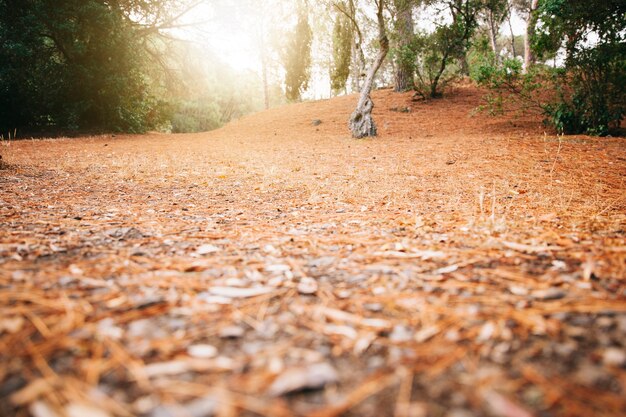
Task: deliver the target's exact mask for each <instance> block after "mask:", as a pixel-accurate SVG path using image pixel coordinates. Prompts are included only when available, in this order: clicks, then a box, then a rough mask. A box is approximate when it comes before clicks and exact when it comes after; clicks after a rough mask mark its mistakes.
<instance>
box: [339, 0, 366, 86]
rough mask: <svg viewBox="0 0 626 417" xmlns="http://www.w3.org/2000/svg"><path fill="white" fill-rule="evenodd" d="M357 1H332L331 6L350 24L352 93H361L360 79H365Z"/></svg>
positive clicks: (362, 39)
mask: <svg viewBox="0 0 626 417" xmlns="http://www.w3.org/2000/svg"><path fill="white" fill-rule="evenodd" d="M357 2H358V0H345V1H339V2H337V1H334V2H333V6H334V7H335V9H337V10H338V11H339V12H341V13H342V14H343V15H344V16H346V17H347V18H348V19H349V20H350V22H351V23H352V46H351V55H352V58H351V60H352V62H351V64H350V67H351V68H352V76H351V78H352V89H353V91H361V79H362V78H363V77H365V67H366V61H365V53H364V52H363V43H364V41H365V39H364V37H363V32H362V31H361V25H360V24H359V20H358V18H357V11H358V10H357V4H358V3H357Z"/></svg>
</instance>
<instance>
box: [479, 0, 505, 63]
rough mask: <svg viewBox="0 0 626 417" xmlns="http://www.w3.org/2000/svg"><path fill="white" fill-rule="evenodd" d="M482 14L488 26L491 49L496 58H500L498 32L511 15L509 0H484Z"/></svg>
mask: <svg viewBox="0 0 626 417" xmlns="http://www.w3.org/2000/svg"><path fill="white" fill-rule="evenodd" d="M481 15H482V17H483V20H484V21H485V24H486V26H487V33H488V34H489V44H490V46H491V50H492V51H493V53H494V55H495V57H496V59H499V58H498V57H499V56H500V51H499V49H498V32H499V31H500V27H501V26H502V24H503V23H504V21H505V20H506V19H507V18H508V17H509V2H508V0H484V3H483V6H482V8H481Z"/></svg>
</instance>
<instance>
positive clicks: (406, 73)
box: [393, 0, 415, 92]
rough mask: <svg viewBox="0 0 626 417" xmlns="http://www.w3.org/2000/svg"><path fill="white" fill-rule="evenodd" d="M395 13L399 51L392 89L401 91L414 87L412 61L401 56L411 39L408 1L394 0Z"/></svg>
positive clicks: (411, 15) (411, 28)
mask: <svg viewBox="0 0 626 417" xmlns="http://www.w3.org/2000/svg"><path fill="white" fill-rule="evenodd" d="M395 3H396V8H397V15H396V35H397V38H398V45H397V49H398V50H399V51H400V52H399V54H398V58H397V60H396V69H395V72H394V86H393V91H396V92H403V91H407V90H411V89H413V87H414V84H413V74H414V71H415V67H414V65H413V63H412V62H410V61H408V60H407V59H406V57H405V56H403V53H404V50H405V49H406V48H408V47H409V46H410V43H411V40H412V39H413V36H414V32H413V10H412V8H411V5H410V3H409V2H407V1H405V0H395Z"/></svg>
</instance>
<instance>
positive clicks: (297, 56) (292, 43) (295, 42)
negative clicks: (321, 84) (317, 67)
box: [283, 3, 313, 101]
mask: <svg viewBox="0 0 626 417" xmlns="http://www.w3.org/2000/svg"><path fill="white" fill-rule="evenodd" d="M312 39H313V32H312V31H311V26H310V25H309V16H308V14H307V10H306V6H305V5H304V4H302V3H301V4H300V5H299V7H298V22H297V24H296V27H295V28H294V30H293V32H292V33H291V34H290V38H289V40H288V42H287V46H286V49H285V53H284V56H283V62H284V66H285V71H286V75H285V96H286V97H287V99H288V100H290V101H298V100H300V96H301V94H302V92H303V91H304V90H306V89H307V87H308V83H309V79H310V77H311V42H312Z"/></svg>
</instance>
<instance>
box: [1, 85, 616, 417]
mask: <svg viewBox="0 0 626 417" xmlns="http://www.w3.org/2000/svg"><path fill="white" fill-rule="evenodd" d="M480 97H481V93H480V92H479V91H477V90H475V89H473V88H471V87H467V86H465V87H462V86H460V87H458V88H457V89H456V90H455V91H454V92H453V93H452V94H451V95H450V96H449V97H447V98H445V99H442V100H436V101H432V102H423V101H422V102H414V101H412V100H411V94H394V93H392V92H390V91H388V90H385V91H379V92H376V94H375V95H374V101H375V105H376V108H375V120H376V121H377V123H378V126H379V132H380V136H379V137H377V138H375V139H371V140H354V139H351V138H350V137H349V134H348V131H347V125H346V121H347V118H348V115H349V112H350V111H351V108H352V106H353V105H354V103H355V101H356V97H355V96H349V97H342V98H337V99H333V100H327V101H319V102H311V103H302V104H296V105H292V106H286V107H281V108H277V109H272V110H270V111H267V112H263V113H260V114H256V115H251V116H248V117H245V118H243V119H241V120H239V121H236V122H233V123H231V124H230V125H228V126H226V127H225V128H223V129H220V130H217V131H214V132H210V133H202V134H191V135H162V134H149V135H143V136H122V135H118V136H111V135H107V136H99V137H87V138H78V139H56V140H21V141H13V142H11V143H10V144H9V143H8V142H2V146H1V147H0V155H2V163H3V165H2V168H1V169H0V190H1V194H0V415H2V416H19V417H21V416H27V415H33V416H35V417H53V416H63V415H66V416H69V417H82V416H95V417H107V416H122V417H125V416H146V417H167V416H186V417H203V416H212V415H215V416H218V417H230V416H238V415H244V416H255V415H261V416H268V417H275V416H278V417H281V416H310V417H314V416H317V417H321V416H327V417H328V416H340V415H341V416H344V415H345V416H372V417H374V416H394V417H425V416H437V417H438V416H441V417H480V416H503V417H527V416H545V417H548V416H623V415H626V285H625V284H626V282H625V277H626V235H625V230H626V229H625V227H626V192H625V190H626V184H625V181H626V146H625V142H624V138H594V137H587V136H576V137H558V136H556V135H555V134H554V133H552V132H550V131H545V129H544V128H543V126H542V124H541V122H540V120H539V118H536V117H522V118H512V117H498V118H492V117H489V116H487V115H484V114H476V113H475V112H473V110H474V109H475V108H476V106H478V105H479V104H480Z"/></svg>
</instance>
